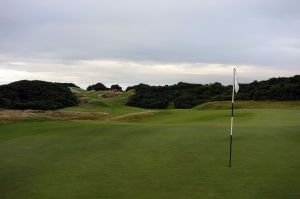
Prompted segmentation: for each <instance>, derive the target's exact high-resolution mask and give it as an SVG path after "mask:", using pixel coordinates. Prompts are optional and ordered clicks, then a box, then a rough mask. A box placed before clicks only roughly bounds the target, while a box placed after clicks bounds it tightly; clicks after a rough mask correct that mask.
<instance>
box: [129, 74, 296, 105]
mask: <svg viewBox="0 0 300 199" xmlns="http://www.w3.org/2000/svg"><path fill="white" fill-rule="evenodd" d="M132 89H134V90H135V95H133V96H131V97H130V98H129V101H128V103H127V104H128V105H129V106H136V107H142V108H159V109H163V108H167V107H168V106H169V104H170V103H174V106H175V108H191V107H194V106H196V105H199V104H201V103H205V102H209V101H223V100H231V92H232V86H223V85H222V84H220V83H213V84H204V85H203V84H190V83H184V82H179V83H178V84H175V85H170V86H169V85H166V86H149V85H146V84H139V85H136V86H131V87H128V88H127V89H126V90H132ZM236 99H238V100H300V75H296V76H294V77H289V78H271V79H269V80H266V81H259V82H258V81H254V82H252V83H249V84H240V90H239V92H238V94H237V95H236Z"/></svg>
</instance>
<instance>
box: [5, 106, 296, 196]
mask: <svg viewBox="0 0 300 199" xmlns="http://www.w3.org/2000/svg"><path fill="white" fill-rule="evenodd" d="M210 106H211V105H210ZM79 108H81V109H84V108H83V107H79ZM75 109H76V108H74V110H73V111H76V110H75ZM100 109H101V108H99V110H100ZM104 109H108V108H107V107H104ZM212 109H214V108H212ZM68 110H70V109H68ZM101 110H102V109H101ZM124 110H125V111H124ZM124 110H120V111H116V112H112V114H113V115H118V114H119V115H122V114H124V113H130V112H131V111H128V112H127V111H126V110H127V109H124ZM137 110H139V111H145V110H142V109H137ZM86 111H88V110H86ZM229 116H230V111H228V110H226V108H224V109H223V110H210V109H208V108H204V109H203V108H201V107H200V108H197V109H194V110H174V109H170V110H162V111H154V114H153V115H151V116H149V117H143V118H140V119H134V120H128V121H125V122H120V121H113V120H110V119H106V120H104V121H97V120H96V121H36V122H34V121H31V122H30V121H26V122H17V123H6V124H4V123H2V124H0V198H1V199H12V198H21V199H35V198H36V199H40V198H51V199H56V198H57V199H60V198H61V199H66V198H72V199H73V198H78V199H79V198H105V199H106V198H116V199H135V198H136V199H153V198H156V199H165V198H174V199H177V198H178V199H182V198H189V199H194V198H195V199H196V198H197V199H198V198H222V199H223V198H224V199H226V198H243V199H247V198H272V199H274V198H295V199H296V198H297V199H298V198H300V189H299V187H300V169H299V168H300V158H299V157H300V123H299V121H300V109H299V107H297V106H296V107H289V106H284V107H280V109H274V107H271V108H270V107H268V109H263V108H260V109H243V108H241V109H238V110H236V118H235V124H236V125H235V128H234V140H233V167H232V168H229V167H227V164H228V141H229V122H230V118H229Z"/></svg>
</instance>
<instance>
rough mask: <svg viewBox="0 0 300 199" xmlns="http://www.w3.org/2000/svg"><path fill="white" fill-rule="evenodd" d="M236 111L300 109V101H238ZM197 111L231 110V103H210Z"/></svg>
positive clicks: (235, 106)
mask: <svg viewBox="0 0 300 199" xmlns="http://www.w3.org/2000/svg"><path fill="white" fill-rule="evenodd" d="M234 108H235V109H300V101H236V102H235V103H234ZM194 109H196V110H220V109H231V101H217V102H208V103H204V104H201V105H199V106H196V107H195V108H194Z"/></svg>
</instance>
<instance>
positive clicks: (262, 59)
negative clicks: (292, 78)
mask: <svg viewBox="0 0 300 199" xmlns="http://www.w3.org/2000/svg"><path fill="white" fill-rule="evenodd" d="M299 7H300V1H297V0H276V1H274V0H266V1H261V0H244V1H240V0H215V1H211V0H201V1H199V0H176V1H174V0H152V1H141V0H100V1H99V0H85V1H83V0H67V1H60V0H51V1H39V0H22V1H18V0H3V1H1V2H0V27H1V29H0V44H1V45H0V55H1V56H0V61H2V62H16V61H20V62H22V61H25V62H26V61H27V62H28V60H30V61H29V62H32V60H35V59H36V60H38V61H37V62H38V63H41V62H43V61H44V62H45V63H60V64H61V65H58V66H57V68H56V71H65V69H66V68H67V70H68V71H71V70H75V68H74V67H76V66H72V63H75V62H77V61H80V60H101V59H103V60H105V59H110V60H128V61H130V60H131V61H150V62H151V61H152V62H160V63H174V64H177V63H207V64H215V63H219V64H240V65H257V66H259V67H264V68H268V69H285V70H287V71H288V70H292V71H297V70H298V71H299V63H300V53H299V52H300V44H299V41H300V34H299V33H300V12H298V9H299ZM7 59H9V60H7ZM126 63H127V62H126ZM14 67H16V66H12V65H9V64H8V65H5V66H4V65H3V64H2V65H1V68H14ZM18 67H20V66H18ZM31 67H32V69H31V70H33V71H34V70H36V68H35V67H37V66H31ZM45 67H46V66H43V65H41V66H40V67H39V69H38V70H40V71H43V70H48V69H46V68H45ZM124 67H126V65H124ZM19 69H20V68H19ZM20 70H21V69H20ZM27 70H28V69H27ZM87 70H88V69H87ZM152 78H154V77H152ZM253 78H255V77H253Z"/></svg>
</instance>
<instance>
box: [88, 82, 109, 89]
mask: <svg viewBox="0 0 300 199" xmlns="http://www.w3.org/2000/svg"><path fill="white" fill-rule="evenodd" d="M87 90H88V91H91V90H95V91H103V90H108V88H107V87H106V86H105V85H104V84H102V83H97V84H93V85H90V86H88V87H87Z"/></svg>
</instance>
